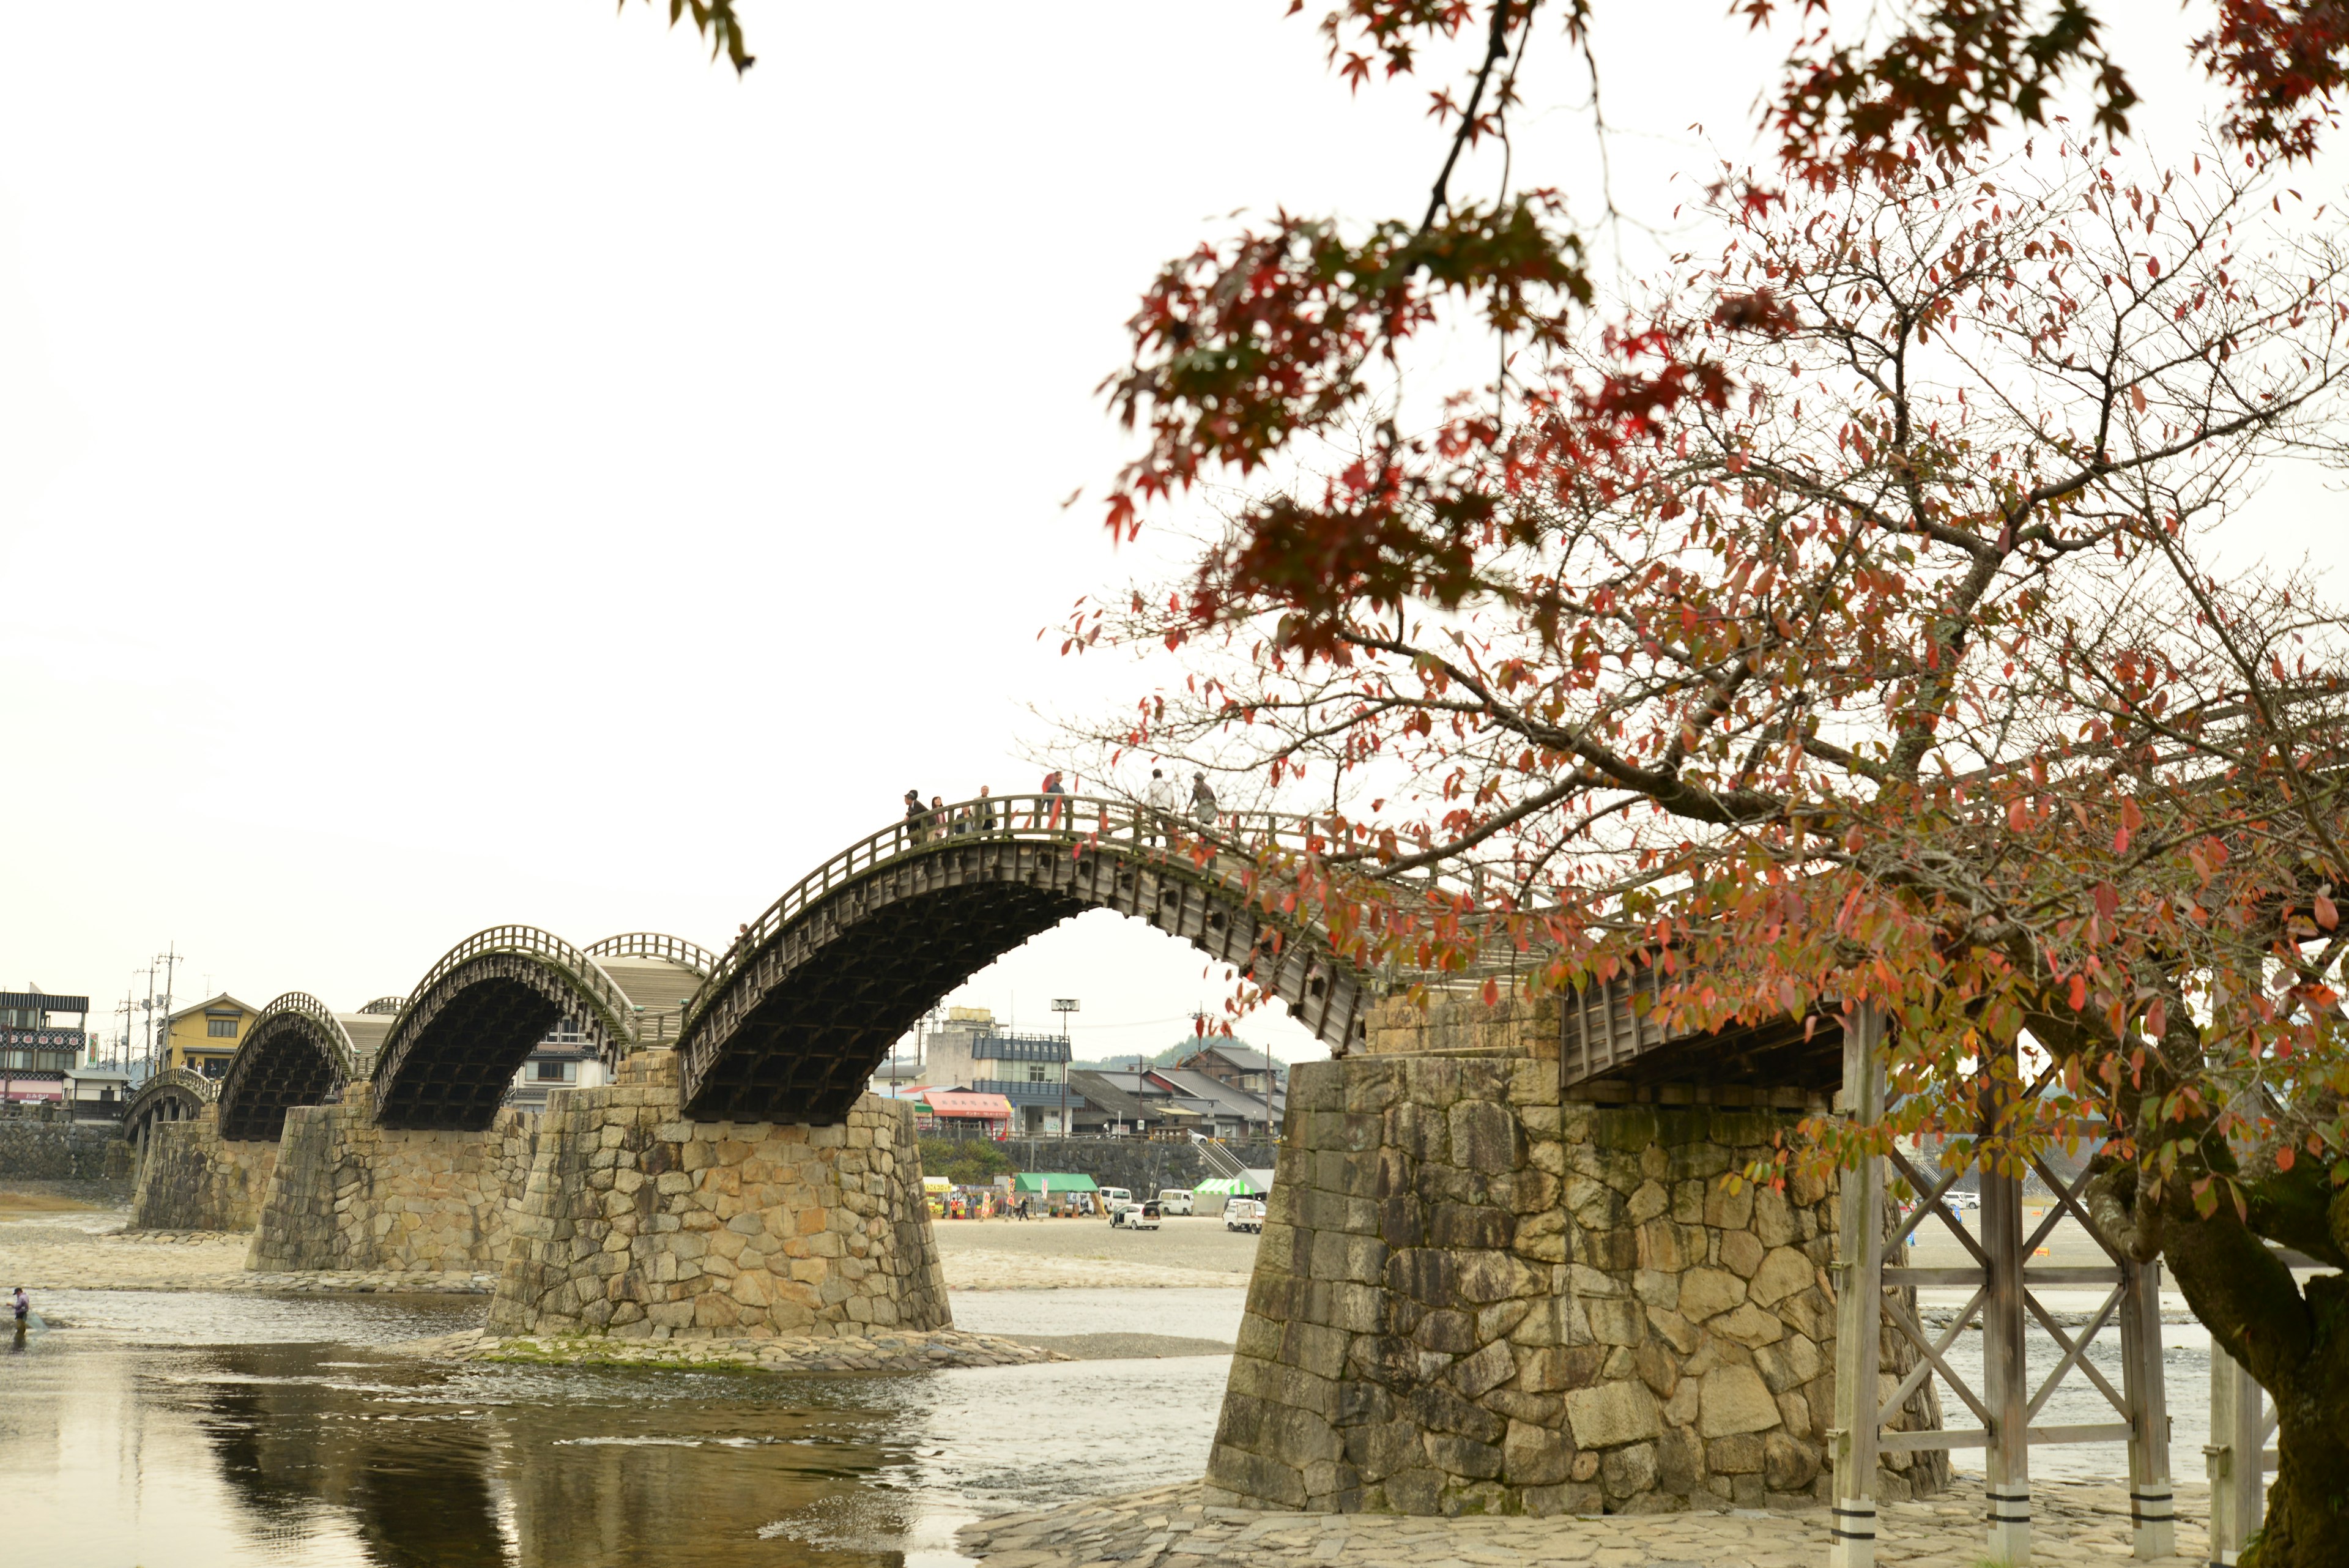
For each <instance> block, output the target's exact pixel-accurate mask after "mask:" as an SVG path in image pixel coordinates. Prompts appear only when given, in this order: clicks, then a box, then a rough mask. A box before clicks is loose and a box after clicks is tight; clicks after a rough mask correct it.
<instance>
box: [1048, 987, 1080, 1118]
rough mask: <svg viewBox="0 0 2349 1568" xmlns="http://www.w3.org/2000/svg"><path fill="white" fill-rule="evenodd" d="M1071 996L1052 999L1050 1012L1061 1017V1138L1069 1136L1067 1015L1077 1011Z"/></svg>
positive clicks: (1074, 1000) (1076, 1005) (1075, 1000)
mask: <svg viewBox="0 0 2349 1568" xmlns="http://www.w3.org/2000/svg"><path fill="white" fill-rule="evenodd" d="M1077 1007H1078V1003H1077V999H1076V998H1075V997H1073V996H1056V997H1054V998H1052V1011H1053V1012H1057V1013H1059V1014H1060V1015H1061V1137H1068V1136H1069V1056H1070V1052H1069V1014H1070V1013H1071V1012H1076V1011H1077Z"/></svg>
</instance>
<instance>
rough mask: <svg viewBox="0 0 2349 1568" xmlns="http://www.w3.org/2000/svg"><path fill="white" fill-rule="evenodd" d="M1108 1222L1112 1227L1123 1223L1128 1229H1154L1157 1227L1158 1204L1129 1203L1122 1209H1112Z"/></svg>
mask: <svg viewBox="0 0 2349 1568" xmlns="http://www.w3.org/2000/svg"><path fill="white" fill-rule="evenodd" d="M1109 1222H1110V1225H1111V1227H1112V1229H1115V1228H1116V1227H1118V1226H1121V1225H1123V1227H1125V1229H1127V1230H1129V1231H1155V1230H1157V1229H1158V1205H1157V1204H1155V1203H1147V1202H1145V1203H1129V1204H1127V1205H1126V1206H1125V1207H1124V1208H1123V1209H1115V1210H1111V1211H1110V1217H1109Z"/></svg>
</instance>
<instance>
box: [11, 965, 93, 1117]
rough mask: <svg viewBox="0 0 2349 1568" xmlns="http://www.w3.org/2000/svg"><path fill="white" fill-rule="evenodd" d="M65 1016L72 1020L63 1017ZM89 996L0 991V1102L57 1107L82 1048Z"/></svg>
mask: <svg viewBox="0 0 2349 1568" xmlns="http://www.w3.org/2000/svg"><path fill="white" fill-rule="evenodd" d="M68 1014H70V1015H71V1016H72V1018H73V1023H71V1024H67V1023H65V1022H64V1019H65V1018H66V1017H67V1015H68ZM88 1022H89V998H88V997H87V996H56V995H52V994H51V993H49V992H46V991H43V990H42V989H41V988H40V987H39V986H37V985H36V986H28V987H27V988H26V989H25V990H23V991H0V1104H6V1105H26V1104H39V1105H57V1104H61V1103H62V1102H63V1101H64V1099H65V1097H66V1075H67V1073H68V1072H70V1071H71V1070H72V1069H73V1068H75V1067H76V1066H78V1065H79V1064H80V1063H81V1058H82V1054H83V1053H84V1052H85V1051H86V1050H88V1046H89V1033H88V1028H87V1027H86V1025H87V1024H88Z"/></svg>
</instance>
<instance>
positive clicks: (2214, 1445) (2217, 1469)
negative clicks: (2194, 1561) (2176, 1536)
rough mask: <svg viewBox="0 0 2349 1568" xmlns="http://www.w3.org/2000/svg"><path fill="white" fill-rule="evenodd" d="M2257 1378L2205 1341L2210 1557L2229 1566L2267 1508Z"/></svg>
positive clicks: (2216, 1566)
mask: <svg viewBox="0 0 2349 1568" xmlns="http://www.w3.org/2000/svg"><path fill="white" fill-rule="evenodd" d="M2263 1392H2264V1391H2263V1390H2262V1389H2261V1387H2260V1385H2259V1381H2258V1379H2256V1378H2254V1377H2253V1376H2251V1374H2250V1373H2249V1372H2246V1371H2244V1370H2243V1366H2242V1364H2241V1363H2240V1362H2239V1361H2237V1360H2236V1359H2235V1358H2234V1357H2233V1356H2231V1355H2228V1354H2227V1353H2226V1352H2225V1351H2223V1350H2221V1349H2220V1348H2219V1347H2218V1346H2217V1345H2212V1346H2211V1347H2210V1446H2209V1448H2207V1449H2203V1450H2202V1452H2203V1454H2204V1456H2205V1457H2206V1458H2207V1459H2208V1460H2209V1475H2210V1562H2211V1563H2212V1564H2213V1568H2233V1564H2234V1563H2236V1562H2238V1561H2239V1560H2240V1558H2241V1556H2242V1552H2243V1543H2244V1542H2247V1541H2249V1540H2251V1532H2253V1531H2255V1530H2257V1529H2258V1528H2259V1527H2260V1518H2261V1515H2262V1514H2263V1513H2264V1512H2265V1511H2266V1509H2267V1496H2268V1484H2267V1483H2268V1478H2267V1464H2266V1461H2265V1459H2264V1457H2263V1454H2262V1450H2263V1449H2265V1448H2266V1446H2267V1420H2266V1415H2265V1410H2264V1407H2262V1405H2261V1397H2262V1395H2263Z"/></svg>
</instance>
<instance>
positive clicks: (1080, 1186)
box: [1011, 1170, 1101, 1197]
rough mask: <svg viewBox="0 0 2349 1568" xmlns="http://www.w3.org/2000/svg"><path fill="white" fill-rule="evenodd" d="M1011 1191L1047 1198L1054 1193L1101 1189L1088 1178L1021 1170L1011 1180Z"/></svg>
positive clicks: (1097, 1190) (1056, 1172) (1060, 1173)
mask: <svg viewBox="0 0 2349 1568" xmlns="http://www.w3.org/2000/svg"><path fill="white" fill-rule="evenodd" d="M1011 1190H1012V1191H1014V1192H1027V1193H1034V1194H1037V1195H1039V1196H1043V1197H1049V1196H1050V1195H1051V1194H1052V1193H1055V1192H1099V1191H1100V1190H1101V1189H1100V1188H1099V1187H1096V1186H1094V1185H1093V1179H1092V1177H1090V1176H1074V1175H1069V1174H1066V1173H1063V1172H1058V1171H1054V1172H1045V1171H1035V1170H1023V1171H1021V1172H1020V1173H1019V1175H1017V1176H1015V1177H1013V1178H1012V1179H1011Z"/></svg>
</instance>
